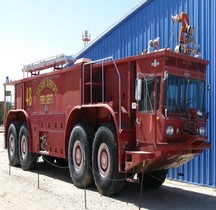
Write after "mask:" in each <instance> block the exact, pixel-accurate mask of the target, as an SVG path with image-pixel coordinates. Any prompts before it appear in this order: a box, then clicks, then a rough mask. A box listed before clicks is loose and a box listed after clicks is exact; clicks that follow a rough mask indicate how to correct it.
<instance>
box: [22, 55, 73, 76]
mask: <svg viewBox="0 0 216 210" xmlns="http://www.w3.org/2000/svg"><path fill="white" fill-rule="evenodd" d="M72 61H74V58H73V57H72V56H66V55H64V54H60V55H56V56H53V57H50V58H46V59H43V60H40V61H37V62H34V63H31V64H28V65H26V66H23V69H22V71H23V73H25V72H26V73H31V75H35V74H39V72H40V71H41V70H45V69H48V68H52V67H53V68H54V69H56V68H57V67H58V66H60V65H64V64H67V63H69V62H72Z"/></svg>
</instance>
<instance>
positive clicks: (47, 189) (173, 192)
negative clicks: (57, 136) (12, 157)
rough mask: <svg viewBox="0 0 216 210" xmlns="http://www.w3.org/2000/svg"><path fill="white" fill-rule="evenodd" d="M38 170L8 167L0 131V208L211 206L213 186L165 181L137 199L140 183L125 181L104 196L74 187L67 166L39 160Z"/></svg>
mask: <svg viewBox="0 0 216 210" xmlns="http://www.w3.org/2000/svg"><path fill="white" fill-rule="evenodd" d="M38 166H39V170H36V171H23V170H22V169H21V168H15V167H9V166H8V159H7V151H6V150H4V149H3V133H2V132H0V209H1V210H5V209H7V210H8V209H13V210H16V209H17V210H18V209H19V210H20V209H22V210H25V209H26V210H27V209H31V210H34V209H35V210H36V209H37V210H40V209H46V210H51V209H52V210H54V209H58V210H59V209H76V210H81V209H88V210H97V209H98V210H99V209H100V210H106V209H107V210H108V209H109V210H110V209H118V210H119V209H122V210H123V209H129V210H134V209H139V207H141V209H151V210H153V209H166V210H168V209H175V210H179V209H182V210H183V209H184V210H187V209H188V210H189V209H190V210H192V209H196V210H197V209H208V210H211V209H215V206H216V189H215V188H206V187H200V186H195V185H189V184H185V183H180V182H174V181H171V180H167V181H166V182H165V183H164V185H163V186H162V187H161V188H159V189H156V190H153V189H144V190H143V193H142V199H141V202H140V201H139V197H140V184H139V183H138V182H137V181H134V182H131V183H127V184H126V186H125V189H124V191H123V192H121V193H120V194H118V195H117V196H115V197H112V198H110V197H105V196H102V195H100V194H99V193H98V192H97V189H96V187H95V186H92V187H90V188H88V189H87V190H83V189H78V188H76V187H75V186H74V185H73V184H72V182H71V178H70V175H69V171H68V169H67V168H57V167H54V166H47V165H46V164H45V163H44V162H43V161H42V160H41V161H40V162H39V164H38Z"/></svg>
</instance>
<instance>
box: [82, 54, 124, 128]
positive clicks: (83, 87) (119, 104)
mask: <svg viewBox="0 0 216 210" xmlns="http://www.w3.org/2000/svg"><path fill="white" fill-rule="evenodd" d="M108 61H111V62H112V63H113V65H114V68H115V71H116V74H117V75H118V116H119V130H120V132H121V118H122V116H121V75H120V72H119V70H118V67H117V65H116V63H115V60H114V59H113V57H106V58H102V59H99V60H95V61H90V62H87V63H85V64H84V65H83V69H82V71H83V83H82V91H83V92H82V104H83V105H84V104H85V71H86V69H87V68H86V67H87V66H89V71H90V81H89V84H90V100H89V103H90V104H92V103H93V84H94V82H93V65H94V64H98V63H101V77H102V78H101V92H102V98H101V102H102V103H104V102H105V93H104V91H105V88H104V86H105V84H104V83H105V81H104V63H105V62H108Z"/></svg>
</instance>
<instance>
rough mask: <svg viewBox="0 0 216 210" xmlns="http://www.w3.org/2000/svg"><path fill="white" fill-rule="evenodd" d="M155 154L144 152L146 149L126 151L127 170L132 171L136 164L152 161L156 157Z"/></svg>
mask: <svg viewBox="0 0 216 210" xmlns="http://www.w3.org/2000/svg"><path fill="white" fill-rule="evenodd" d="M154 157H155V154H154V153H152V152H144V151H126V153H125V160H126V162H125V171H130V170H131V169H133V168H135V167H136V166H140V165H143V166H145V165H146V163H148V162H151V160H152V159H154Z"/></svg>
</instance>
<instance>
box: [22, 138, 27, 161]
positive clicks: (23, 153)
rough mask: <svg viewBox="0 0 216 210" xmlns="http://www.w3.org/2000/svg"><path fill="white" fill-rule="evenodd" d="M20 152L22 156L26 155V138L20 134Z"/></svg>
mask: <svg viewBox="0 0 216 210" xmlns="http://www.w3.org/2000/svg"><path fill="white" fill-rule="evenodd" d="M21 154H22V158H23V159H25V157H26V155H27V140H26V137H25V136H22V138H21Z"/></svg>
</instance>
